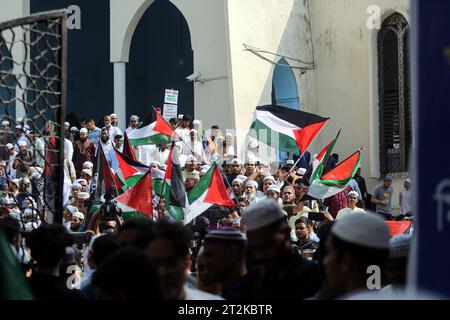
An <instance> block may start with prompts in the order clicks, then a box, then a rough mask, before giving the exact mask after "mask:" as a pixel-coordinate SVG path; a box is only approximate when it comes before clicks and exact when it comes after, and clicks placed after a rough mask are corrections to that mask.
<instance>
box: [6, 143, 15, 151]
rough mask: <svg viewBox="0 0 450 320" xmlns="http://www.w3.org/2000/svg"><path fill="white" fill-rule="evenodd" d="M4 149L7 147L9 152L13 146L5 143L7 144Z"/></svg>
mask: <svg viewBox="0 0 450 320" xmlns="http://www.w3.org/2000/svg"><path fill="white" fill-rule="evenodd" d="M6 147H7V148H8V149H9V150H11V149H14V146H13V145H12V144H11V143H7V144H6Z"/></svg>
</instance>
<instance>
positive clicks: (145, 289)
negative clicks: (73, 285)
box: [92, 249, 162, 300]
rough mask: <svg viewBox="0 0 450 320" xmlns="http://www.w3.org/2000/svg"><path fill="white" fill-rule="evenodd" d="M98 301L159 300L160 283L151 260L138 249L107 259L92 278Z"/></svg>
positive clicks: (125, 251)
mask: <svg viewBox="0 0 450 320" xmlns="http://www.w3.org/2000/svg"><path fill="white" fill-rule="evenodd" d="M92 286H93V287H94V291H95V294H96V297H97V298H98V299H107V300H123V299H129V300H161V299H162V295H161V290H160V286H159V279H158V276H157V272H156V270H155V267H154V266H153V264H152V262H151V261H150V259H149V258H148V257H147V256H146V255H145V254H144V253H143V252H141V251H139V250H137V249H125V250H120V251H118V252H116V253H114V254H113V255H111V256H110V257H108V258H107V259H106V260H105V261H104V262H103V263H102V265H101V266H100V267H99V268H98V269H97V271H96V272H95V273H94V276H93V278H92Z"/></svg>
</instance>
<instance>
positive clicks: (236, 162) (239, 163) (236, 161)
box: [231, 158, 242, 165]
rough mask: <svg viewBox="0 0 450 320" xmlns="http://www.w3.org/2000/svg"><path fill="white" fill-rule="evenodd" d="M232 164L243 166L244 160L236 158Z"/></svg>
mask: <svg viewBox="0 0 450 320" xmlns="http://www.w3.org/2000/svg"><path fill="white" fill-rule="evenodd" d="M231 164H237V165H242V160H241V159H239V158H234V159H233V160H231Z"/></svg>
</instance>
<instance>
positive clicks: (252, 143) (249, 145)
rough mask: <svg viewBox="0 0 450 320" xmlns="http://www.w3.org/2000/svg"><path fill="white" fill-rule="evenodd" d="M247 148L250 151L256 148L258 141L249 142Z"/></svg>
mask: <svg viewBox="0 0 450 320" xmlns="http://www.w3.org/2000/svg"><path fill="white" fill-rule="evenodd" d="M248 147H249V148H250V149H255V148H258V141H256V140H251V141H249V143H248Z"/></svg>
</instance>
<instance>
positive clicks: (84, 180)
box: [75, 179, 87, 185]
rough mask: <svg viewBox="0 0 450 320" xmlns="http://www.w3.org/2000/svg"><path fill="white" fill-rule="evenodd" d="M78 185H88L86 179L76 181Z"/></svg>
mask: <svg viewBox="0 0 450 320" xmlns="http://www.w3.org/2000/svg"><path fill="white" fill-rule="evenodd" d="M75 182H76V183H79V184H80V185H81V183H87V181H86V179H77V180H75Z"/></svg>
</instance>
